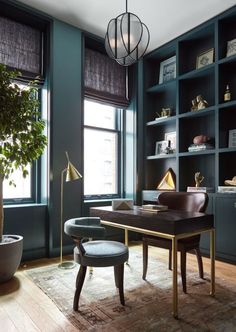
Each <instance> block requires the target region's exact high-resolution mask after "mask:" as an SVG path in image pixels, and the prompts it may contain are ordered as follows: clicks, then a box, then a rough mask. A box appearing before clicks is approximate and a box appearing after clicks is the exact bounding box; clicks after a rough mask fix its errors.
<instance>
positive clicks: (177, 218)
mask: <svg viewBox="0 0 236 332" xmlns="http://www.w3.org/2000/svg"><path fill="white" fill-rule="evenodd" d="M90 216H92V217H100V218H101V222H102V223H103V224H104V225H107V226H112V227H117V228H122V229H124V230H125V239H126V240H125V242H126V244H128V231H134V232H138V233H142V234H147V235H154V236H159V237H163V238H167V239H170V240H171V241H172V257H173V258H172V259H173V315H174V317H175V318H177V317H178V283H177V241H178V240H179V239H183V238H187V237H190V236H193V235H197V234H202V233H206V232H209V233H210V242H211V243H210V257H211V290H210V294H211V295H212V296H214V294H215V229H214V216H213V215H207V214H204V213H200V212H187V211H177V210H167V211H163V212H149V211H144V210H141V209H140V207H138V206H134V209H133V210H113V209H112V207H111V206H103V207H94V208H90Z"/></svg>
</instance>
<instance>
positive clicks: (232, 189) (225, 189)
mask: <svg viewBox="0 0 236 332" xmlns="http://www.w3.org/2000/svg"><path fill="white" fill-rule="evenodd" d="M218 193H227V194H230V193H232V194H236V186H218Z"/></svg>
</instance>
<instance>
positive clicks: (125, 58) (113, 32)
mask: <svg viewBox="0 0 236 332" xmlns="http://www.w3.org/2000/svg"><path fill="white" fill-rule="evenodd" d="M149 40H150V33H149V30H148V28H147V26H146V25H145V24H144V23H142V22H141V21H140V19H139V18H138V16H137V15H135V14H133V13H130V12H128V6H127V0H126V11H125V13H123V14H120V15H119V16H117V17H116V18H113V19H111V20H110V22H109V23H108V27H107V32H106V36H105V48H106V51H107V54H108V55H109V57H111V58H112V59H114V60H116V61H117V62H118V63H119V64H120V65H122V66H130V65H132V64H133V63H135V62H137V61H138V60H139V59H140V58H141V57H143V56H144V54H145V52H146V50H147V48H148V44H149Z"/></svg>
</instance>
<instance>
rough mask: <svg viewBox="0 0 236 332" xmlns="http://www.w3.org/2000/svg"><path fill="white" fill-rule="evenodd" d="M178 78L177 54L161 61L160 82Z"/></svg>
mask: <svg viewBox="0 0 236 332" xmlns="http://www.w3.org/2000/svg"><path fill="white" fill-rule="evenodd" d="M175 78H176V55H174V56H172V57H171V58H169V59H167V60H165V61H162V62H161V63H160V74H159V84H161V83H166V82H168V81H171V80H174V79H175Z"/></svg>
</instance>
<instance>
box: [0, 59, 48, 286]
mask: <svg viewBox="0 0 236 332" xmlns="http://www.w3.org/2000/svg"><path fill="white" fill-rule="evenodd" d="M19 75H21V74H20V73H19V72H18V71H15V70H8V69H7V67H6V66H5V65H3V64H0V282H4V281H7V280H9V279H10V278H11V277H12V276H13V274H14V273H15V271H16V269H17V268H18V266H19V264H20V261H21V256H22V249H23V237H22V236H20V235H3V222H4V211H3V180H8V181H9V184H11V185H15V184H14V182H13V181H12V180H11V175H12V173H13V171H14V170H17V169H20V170H21V171H22V174H23V177H26V176H27V175H28V171H27V168H26V167H27V165H28V164H30V163H32V161H34V160H36V159H38V157H39V156H40V155H41V154H42V153H43V150H44V147H45V145H46V136H45V135H44V133H43V131H44V127H45V123H44V121H43V120H41V119H40V118H39V112H38V106H39V105H38V103H39V102H38V100H37V99H36V93H37V82H36V81H33V82H31V83H29V84H28V86H27V87H25V88H22V87H20V86H19V85H18V84H16V83H15V80H16V79H17V77H19ZM36 120H37V121H36Z"/></svg>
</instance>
